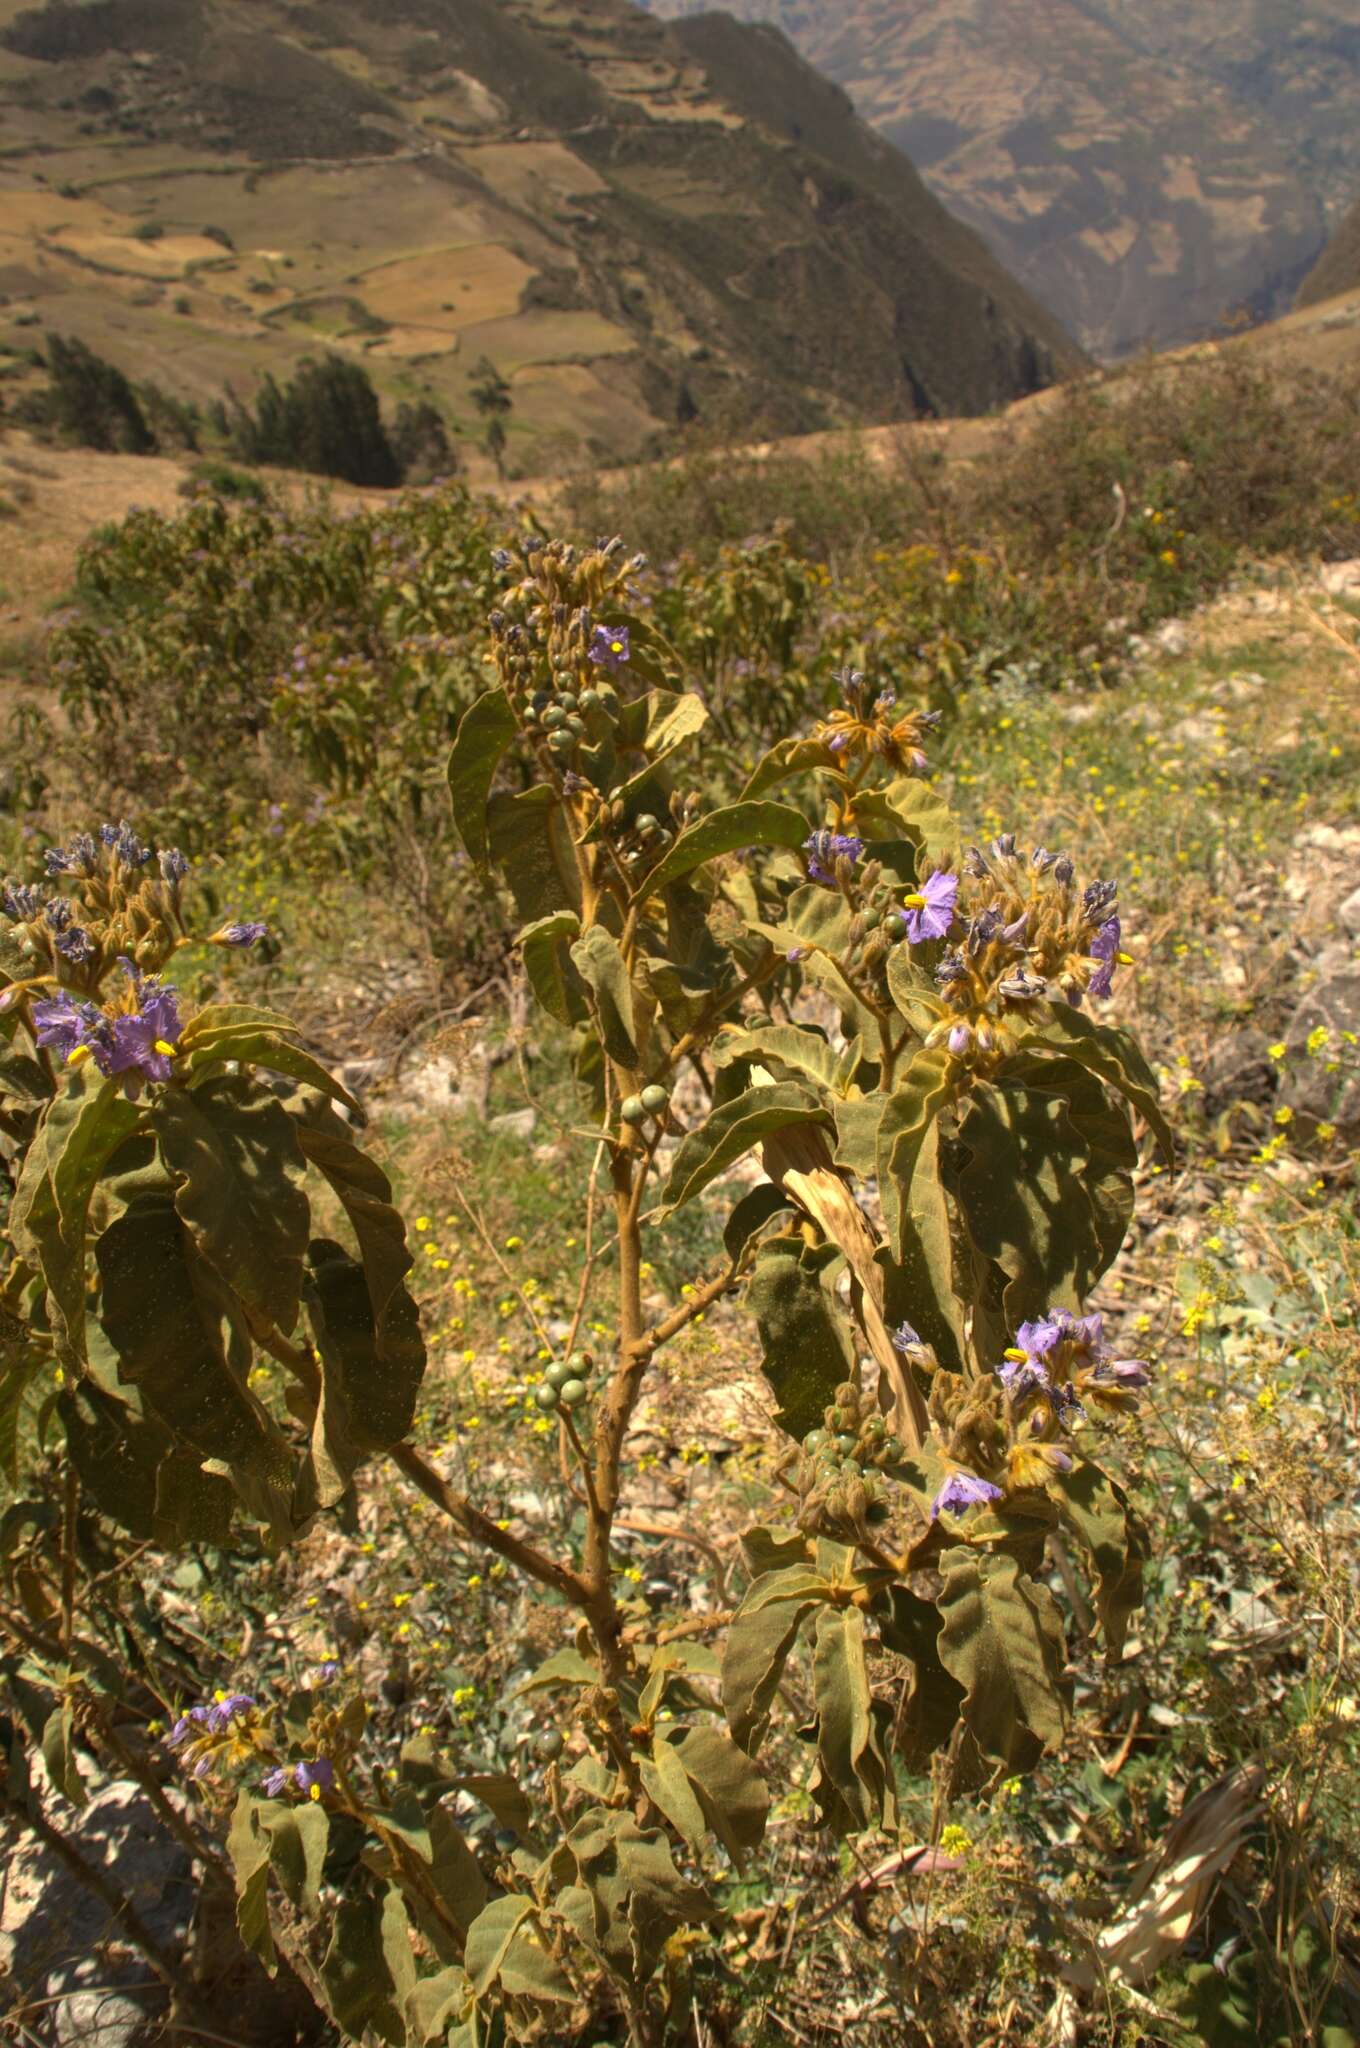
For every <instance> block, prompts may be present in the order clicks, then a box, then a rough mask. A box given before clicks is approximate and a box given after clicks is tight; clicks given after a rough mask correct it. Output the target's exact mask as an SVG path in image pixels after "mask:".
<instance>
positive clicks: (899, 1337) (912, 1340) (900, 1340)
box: [892, 1323, 921, 1353]
mask: <svg viewBox="0 0 1360 2048" xmlns="http://www.w3.org/2000/svg"><path fill="white" fill-rule="evenodd" d="M892 1342H893V1350H894V1351H901V1352H904V1353H905V1352H908V1351H916V1350H918V1349H919V1348H920V1343H921V1339H920V1337H919V1336H918V1335H917V1333H916V1331H915V1330H913V1328H912V1327H911V1324H910V1323H899V1324H898V1325H897V1328H896V1329H895V1330H894V1331H893V1332H892Z"/></svg>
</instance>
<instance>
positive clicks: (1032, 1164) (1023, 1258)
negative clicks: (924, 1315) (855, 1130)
mask: <svg viewBox="0 0 1360 2048" xmlns="http://www.w3.org/2000/svg"><path fill="white" fill-rule="evenodd" d="M1052 1066H1053V1070H1054V1078H1055V1079H1060V1078H1062V1077H1063V1076H1066V1079H1067V1085H1068V1086H1069V1087H1070V1088H1071V1089H1072V1091H1073V1094H1074V1095H1075V1096H1076V1098H1077V1103H1078V1105H1079V1108H1080V1113H1079V1114H1074V1110H1073V1105H1072V1103H1071V1102H1070V1101H1069V1098H1068V1096H1067V1095H1066V1094H1063V1093H1058V1092H1054V1091H1050V1090H1049V1089H1047V1088H1044V1087H1035V1086H1024V1085H1020V1084H1018V1083H1016V1082H1013V1081H1010V1080H1008V1079H1007V1077H1005V1076H1004V1075H1003V1076H1002V1077H1001V1079H1000V1080H999V1082H998V1083H997V1084H996V1085H994V1086H988V1087H983V1088H979V1089H977V1090H975V1091H974V1093H973V1095H972V1097H971V1098H970V1101H969V1106H968V1110H967V1113H966V1115H965V1117H964V1119H963V1122H962V1124H961V1126H960V1129H959V1139H960V1144H961V1147H962V1148H963V1149H964V1151H965V1153H966V1155H967V1163H966V1164H965V1165H964V1166H963V1168H962V1170H961V1171H960V1172H959V1174H958V1176H957V1180H956V1184H955V1185H956V1192H957V1196H958V1201H959V1206H960V1209H961V1211H962V1214H963V1217H964V1220H965V1222H966V1224H967V1227H968V1233H969V1236H970V1238H971V1239H972V1242H973V1244H974V1245H975V1247H976V1248H977V1250H978V1251H979V1252H980V1253H981V1254H982V1256H983V1257H984V1258H985V1259H987V1260H990V1261H991V1262H992V1264H993V1265H994V1266H996V1267H997V1268H999V1269H1000V1272H1001V1274H1002V1275H1003V1276H1004V1294H1003V1297H1002V1300H1001V1302H1000V1303H999V1304H994V1303H991V1302H989V1303H988V1304H987V1308H988V1311H989V1316H988V1319H989V1321H993V1322H994V1327H991V1328H988V1329H986V1330H985V1331H983V1330H980V1331H979V1336H980V1337H981V1338H982V1339H983V1341H984V1342H989V1343H990V1344H992V1345H993V1346H996V1345H997V1344H1000V1345H1001V1346H1003V1347H1004V1345H1005V1344H1006V1343H1007V1342H1008V1341H1009V1336H1010V1333H1011V1332H1013V1331H1014V1330H1016V1329H1017V1328H1018V1327H1019V1325H1020V1323H1022V1322H1024V1321H1026V1320H1027V1319H1029V1318H1032V1317H1038V1316H1042V1315H1044V1314H1045V1313H1046V1312H1047V1311H1048V1310H1049V1309H1050V1308H1059V1307H1061V1308H1071V1309H1076V1308H1078V1307H1079V1306H1080V1304H1081V1303H1082V1302H1083V1301H1084V1300H1085V1298H1086V1296H1087V1295H1088V1294H1089V1292H1090V1291H1091V1289H1092V1288H1093V1287H1094V1286H1095V1284H1096V1282H1097V1280H1099V1278H1100V1276H1101V1274H1102V1273H1104V1272H1105V1270H1106V1268H1107V1267H1108V1266H1109V1265H1110V1264H1111V1262H1112V1261H1113V1259H1114V1257H1115V1255H1116V1253H1117V1252H1118V1250H1119V1247H1120V1245H1121V1244H1122V1242H1123V1239H1124V1232H1125V1229H1126V1227H1127V1223H1128V1218H1129V1215H1130V1213H1131V1210H1132V1205H1133V1195H1132V1180H1131V1177H1130V1175H1131V1169H1132V1167H1133V1164H1134V1161H1135V1158H1136V1154H1135V1151H1134V1147H1133V1142H1132V1138H1131V1135H1130V1133H1129V1129H1128V1122H1127V1114H1126V1112H1124V1111H1123V1110H1122V1109H1118V1108H1114V1107H1112V1106H1110V1105H1109V1103H1108V1102H1107V1100H1106V1098H1105V1095H1104V1091H1103V1090H1102V1089H1101V1087H1100V1085H1099V1083H1098V1082H1095V1081H1093V1080H1092V1079H1091V1077H1090V1076H1089V1075H1088V1074H1086V1073H1085V1072H1084V1071H1083V1070H1082V1069H1081V1068H1080V1067H1078V1066H1076V1065H1075V1064H1074V1063H1073V1062H1071V1061H1066V1060H1064V1061H1061V1062H1058V1061H1054V1062H1052ZM1027 1071H1028V1072H1030V1073H1034V1074H1035V1075H1036V1078H1038V1079H1042V1078H1043V1070H1042V1066H1041V1065H1040V1064H1039V1063H1038V1062H1032V1063H1028V1065H1027ZM998 1306H999V1308H1000V1311H1001V1313H1000V1317H999V1319H996V1317H995V1309H996V1307H998Z"/></svg>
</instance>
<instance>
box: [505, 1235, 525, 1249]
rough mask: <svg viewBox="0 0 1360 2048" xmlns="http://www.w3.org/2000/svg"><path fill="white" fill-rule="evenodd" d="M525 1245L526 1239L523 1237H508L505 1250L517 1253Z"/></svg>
mask: <svg viewBox="0 0 1360 2048" xmlns="http://www.w3.org/2000/svg"><path fill="white" fill-rule="evenodd" d="M523 1243H524V1239H523V1238H522V1237H507V1238H506V1240H505V1249H506V1250H507V1251H508V1252H517V1251H518V1250H519V1249H520V1247H521V1245H522V1244H523Z"/></svg>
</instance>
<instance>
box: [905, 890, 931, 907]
mask: <svg viewBox="0 0 1360 2048" xmlns="http://www.w3.org/2000/svg"><path fill="white" fill-rule="evenodd" d="M925 907H926V899H925V897H924V896H923V895H922V894H921V892H920V890H919V889H918V890H917V891H916V893H915V894H914V895H912V896H904V897H903V898H902V908H903V909H904V910H924V909H925Z"/></svg>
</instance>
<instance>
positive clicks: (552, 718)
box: [543, 704, 567, 732]
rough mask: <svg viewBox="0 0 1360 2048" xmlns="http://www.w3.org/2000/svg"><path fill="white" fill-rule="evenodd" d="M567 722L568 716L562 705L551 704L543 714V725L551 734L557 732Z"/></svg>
mask: <svg viewBox="0 0 1360 2048" xmlns="http://www.w3.org/2000/svg"><path fill="white" fill-rule="evenodd" d="M566 722H567V714H566V712H565V711H564V710H563V709H562V706H561V705H560V704H550V705H549V706H548V708H547V710H546V711H545V712H544V713H543V723H544V724H545V725H546V726H547V728H548V731H549V732H553V731H555V730H556V728H557V727H558V726H559V725H565V724H566Z"/></svg>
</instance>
